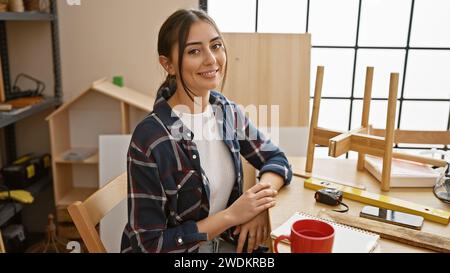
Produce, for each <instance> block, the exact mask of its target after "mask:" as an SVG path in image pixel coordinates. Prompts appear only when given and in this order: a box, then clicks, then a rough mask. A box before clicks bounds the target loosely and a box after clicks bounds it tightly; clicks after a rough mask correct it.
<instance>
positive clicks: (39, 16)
mask: <svg viewBox="0 0 450 273" xmlns="http://www.w3.org/2000/svg"><path fill="white" fill-rule="evenodd" d="M56 2H57V1H55V0H52V1H51V6H50V13H43V12H0V56H1V60H2V70H3V82H4V90H5V97H6V99H7V100H8V98H10V97H11V96H10V94H11V76H10V70H9V63H10V60H9V54H8V41H7V27H6V25H7V22H13V21H30V22H32V21H48V22H50V24H51V36H52V55H53V76H54V86H55V90H54V93H53V96H52V97H47V98H46V99H45V100H44V101H43V102H42V103H39V104H36V105H33V106H31V107H27V108H26V109H18V110H15V111H12V112H8V113H0V128H4V135H5V144H6V161H7V162H6V163H9V162H11V161H13V160H14V159H15V158H16V157H17V152H16V143H15V126H14V124H15V123H16V122H18V121H20V120H22V119H24V118H27V117H30V116H32V115H35V114H37V113H39V112H42V111H44V110H47V109H49V108H52V107H55V106H58V105H60V104H61V102H62V91H61V65H60V53H59V34H58V15H57V6H56Z"/></svg>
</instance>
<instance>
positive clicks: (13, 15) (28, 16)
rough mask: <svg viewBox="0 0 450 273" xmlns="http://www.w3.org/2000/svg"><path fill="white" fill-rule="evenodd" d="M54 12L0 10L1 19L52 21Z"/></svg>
mask: <svg viewBox="0 0 450 273" xmlns="http://www.w3.org/2000/svg"><path fill="white" fill-rule="evenodd" d="M53 18H54V16H53V14H50V13H44V12H0V20H1V21H52V20H53Z"/></svg>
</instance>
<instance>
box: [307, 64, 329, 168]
mask: <svg viewBox="0 0 450 273" xmlns="http://www.w3.org/2000/svg"><path fill="white" fill-rule="evenodd" d="M323 74H324V67H323V66H318V67H317V73H316V86H315V90H314V103H313V110H312V116H311V124H310V126H309V138H308V153H307V154H306V166H305V171H306V172H308V173H310V172H312V168H313V161H314V150H315V144H314V129H315V128H317V124H318V122H319V109H320V98H321V96H322V84H323Z"/></svg>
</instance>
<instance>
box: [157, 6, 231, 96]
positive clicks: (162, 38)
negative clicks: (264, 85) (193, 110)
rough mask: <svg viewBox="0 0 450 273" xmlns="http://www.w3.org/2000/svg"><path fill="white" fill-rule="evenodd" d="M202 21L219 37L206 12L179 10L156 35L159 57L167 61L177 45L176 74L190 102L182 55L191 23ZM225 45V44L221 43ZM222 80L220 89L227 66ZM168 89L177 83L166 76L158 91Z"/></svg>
mask: <svg viewBox="0 0 450 273" xmlns="http://www.w3.org/2000/svg"><path fill="white" fill-rule="evenodd" d="M199 20H202V21H204V22H206V23H208V24H210V25H211V26H213V27H214V29H215V30H216V31H217V33H218V34H219V35H220V31H219V28H218V27H217V25H216V23H215V22H214V20H213V19H212V18H211V17H209V15H208V14H206V12H204V11H202V10H196V9H180V10H177V11H176V12H174V13H173V14H172V15H170V16H169V18H167V20H166V21H165V22H164V23H163V25H162V26H161V29H160V30H159V34H158V54H159V56H165V57H166V58H168V59H169V60H170V59H171V53H172V49H173V48H174V46H175V45H176V44H177V43H178V74H179V75H180V81H181V84H182V85H183V89H184V91H185V92H186V94H187V95H188V96H189V98H190V99H191V100H194V99H193V97H192V95H195V93H194V92H192V90H190V89H189V88H188V87H187V86H186V83H185V81H184V79H183V74H182V73H181V68H182V66H183V55H184V54H183V53H184V50H185V49H186V42H187V38H188V36H189V30H190V29H191V26H192V24H193V23H195V22H197V21H199ZM223 43H225V42H223ZM224 51H225V55H227V50H226V47H225V44H224ZM224 71H225V72H224V75H223V79H222V87H221V88H222V89H223V87H224V85H225V78H226V75H227V65H226V64H225V70H224ZM164 87H169V88H176V87H177V81H176V78H175V76H174V75H170V74H169V75H167V77H166V80H165V81H164V82H163V83H162V84H161V86H160V87H159V89H161V88H164Z"/></svg>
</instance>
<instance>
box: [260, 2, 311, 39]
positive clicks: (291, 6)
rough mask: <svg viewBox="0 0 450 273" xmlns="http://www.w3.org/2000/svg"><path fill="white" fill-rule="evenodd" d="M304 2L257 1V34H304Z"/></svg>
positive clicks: (305, 9)
mask: <svg viewBox="0 0 450 273" xmlns="http://www.w3.org/2000/svg"><path fill="white" fill-rule="evenodd" d="M306 4H307V1H306V0H259V3H258V32H268V33H304V32H305V31H306V13H307V5H306Z"/></svg>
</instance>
